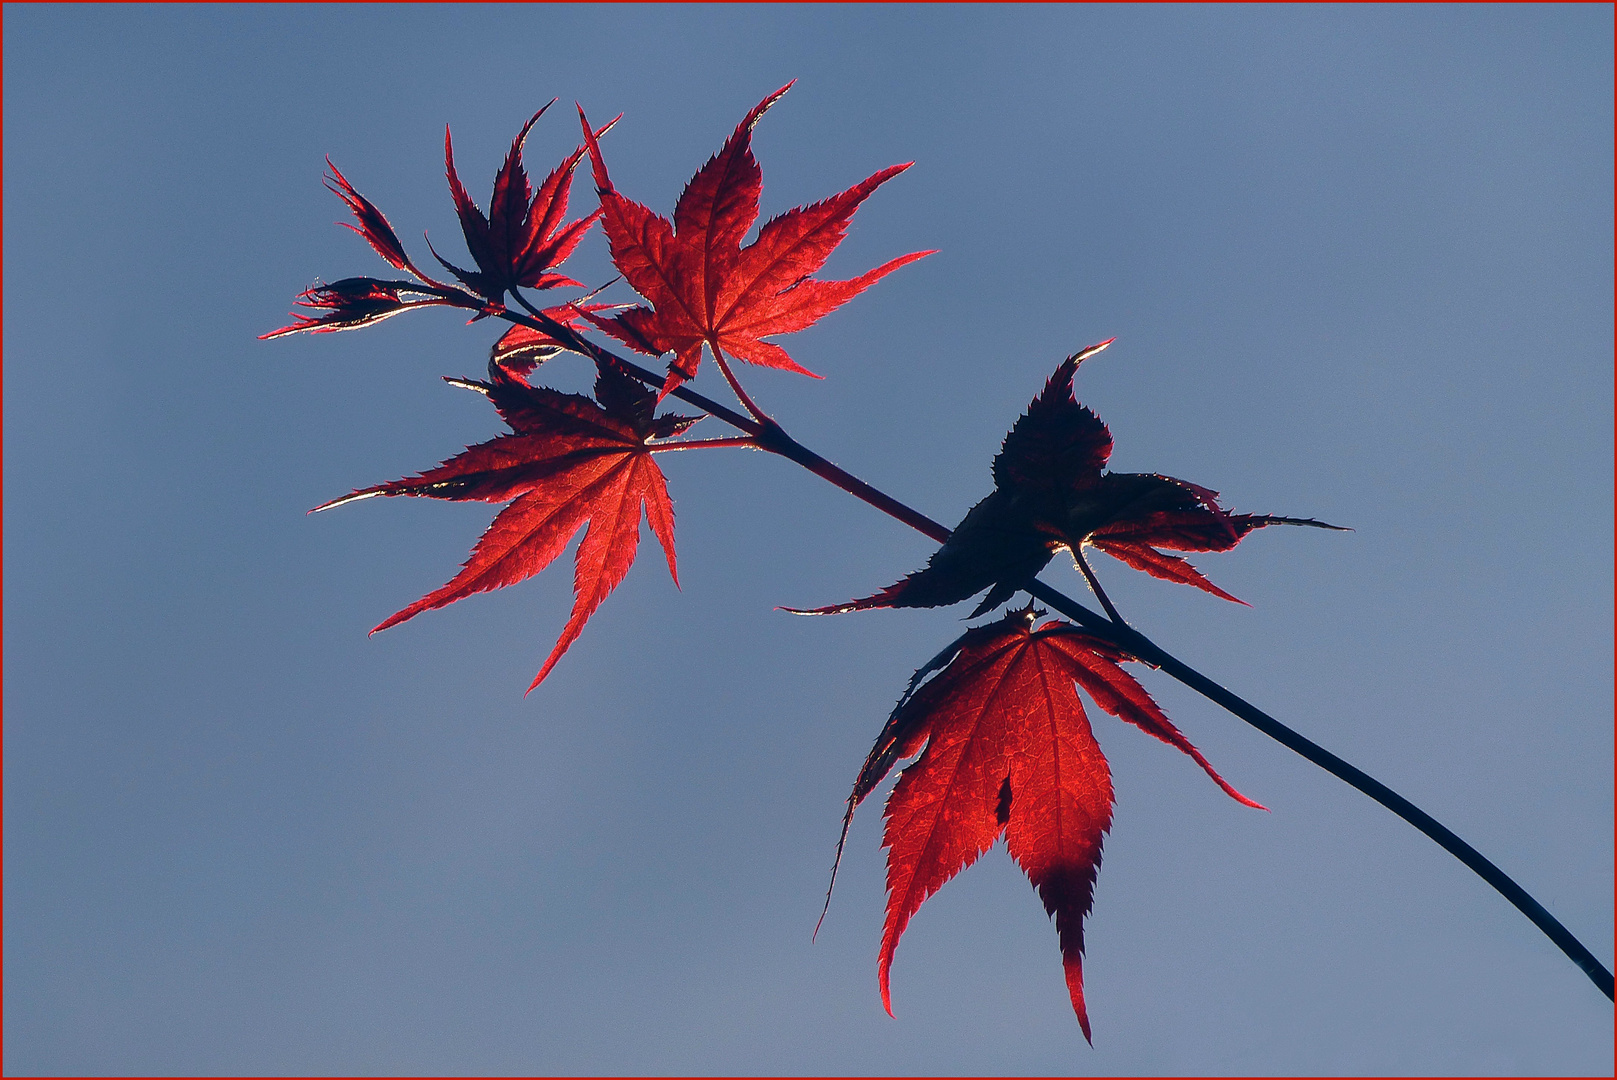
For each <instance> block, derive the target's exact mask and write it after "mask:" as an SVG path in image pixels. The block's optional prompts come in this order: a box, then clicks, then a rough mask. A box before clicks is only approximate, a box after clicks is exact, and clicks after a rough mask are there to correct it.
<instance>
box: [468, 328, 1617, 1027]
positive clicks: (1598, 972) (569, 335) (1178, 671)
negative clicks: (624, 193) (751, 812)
mask: <svg viewBox="0 0 1617 1080" xmlns="http://www.w3.org/2000/svg"><path fill="white" fill-rule="evenodd" d="M519 299H520V297H519ZM523 303H524V306H525V307H528V309H529V311H530V312H531V313H532V314H531V317H528V318H525V317H523V316H521V315H520V314H519V313H516V312H511V311H504V312H500V313H498V314H499V315H500V317H501V318H505V319H507V320H509V321H511V322H519V323H522V324H523V325H527V326H529V327H530V328H532V329H537V330H541V331H543V332H545V333H547V334H549V335H550V336H551V337H553V338H555V339H556V340H557V341H559V342H561V343H562V344H563V345H565V346H566V347H568V348H569V349H573V350H575V351H577V352H580V353H583V354H584V355H586V356H589V357H591V358H592V359H595V360H597V361H600V362H602V363H608V364H615V365H617V366H618V367H619V368H620V369H621V370H623V371H626V372H628V373H629V374H631V375H633V376H634V377H635V378H637V379H640V380H641V381H642V382H645V383H646V384H648V385H650V386H653V387H656V386H660V385H662V382H663V380H662V379H660V378H659V377H658V376H657V375H656V374H655V373H654V372H651V371H648V370H647V369H645V368H643V367H640V366H639V365H638V364H634V363H631V362H630V361H628V360H625V359H623V358H622V357H620V356H617V355H616V354H614V353H611V352H609V351H607V350H606V349H602V348H600V347H599V346H597V345H595V344H594V343H593V342H590V341H589V340H588V339H586V338H584V337H583V336H582V335H581V334H578V333H577V332H575V331H574V330H572V328H570V327H567V326H564V325H563V324H561V323H559V322H557V321H556V320H554V319H552V318H550V317H549V316H547V315H545V314H544V313H543V312H541V311H538V310H537V309H535V308H533V307H531V305H527V304H526V302H525V301H524V302H523ZM671 393H672V395H673V396H674V397H677V398H679V399H680V400H682V401H686V402H688V403H690V404H692V405H695V406H696V407H698V408H700V409H703V410H705V411H707V412H708V413H710V414H711V415H713V416H715V417H717V418H719V419H721V420H724V421H725V422H726V423H728V424H731V425H732V426H734V427H736V428H739V429H740V430H742V431H745V432H747V433H748V434H749V435H750V436H752V439H751V445H754V446H756V447H757V448H758V449H760V450H767V451H768V452H770V453H772V454H778V455H780V456H781V457H784V458H787V459H788V460H791V461H793V462H796V463H797V464H799V465H801V466H803V467H804V468H805V469H807V470H809V471H810V472H812V473H814V474H815V475H816V476H819V477H821V478H822V479H824V480H827V481H829V482H830V483H832V484H835V485H836V486H837V487H839V488H841V489H842V490H844V491H846V492H848V493H849V494H850V495H853V496H854V497H855V498H858V499H861V500H863V501H864V502H867V503H869V504H870V505H871V506H874V507H875V508H876V509H878V510H880V511H882V512H883V513H885V514H887V515H888V516H890V517H893V518H896V519H898V520H899V521H902V522H903V523H904V524H906V525H908V526H910V527H911V528H913V529H915V530H917V531H919V532H921V533H924V534H925V535H926V536H928V537H931V538H932V539H933V540H936V541H937V542H938V543H940V544H941V543H944V542H946V541H947V540H948V539H949V535H950V530H949V529H948V528H946V527H944V526H943V525H940V524H939V523H938V522H936V521H933V520H932V519H931V518H929V517H927V516H926V515H925V514H922V513H921V512H920V511H918V510H914V509H912V508H910V507H908V506H906V505H904V504H903V503H901V502H899V501H898V500H897V499H894V498H893V497H892V496H890V495H888V494H886V493H885V492H882V491H880V490H878V489H876V488H874V487H871V486H870V485H869V484H867V483H865V482H864V481H863V480H860V479H859V478H858V477H856V476H854V475H853V474H851V473H849V472H847V471H846V470H844V469H842V468H840V467H838V466H837V465H834V464H833V463H831V462H830V461H828V460H826V459H825V458H823V457H821V456H820V455H819V454H816V453H814V452H813V451H812V450H810V449H808V448H807V447H806V446H804V445H803V444H802V443H800V442H798V441H797V440H796V439H793V438H792V437H791V436H790V435H788V434H787V433H786V431H785V430H784V429H783V428H782V427H781V426H780V425H779V424H778V423H776V422H775V421H774V420H773V419H771V418H770V417H768V416H764V415H762V414H761V413H760V414H759V416H758V419H756V420H753V419H749V418H748V417H745V416H742V415H741V414H740V413H737V412H736V411H735V410H733V409H729V408H727V407H725V406H723V405H720V404H719V403H718V402H716V401H712V400H711V399H709V398H707V397H705V396H704V395H702V394H698V393H696V392H695V391H693V390H689V389H687V388H686V387H684V386H679V387H676V388H675V389H674V390H673V391H671ZM1079 566H1080V569H1082V570H1084V571H1086V573H1085V576H1086V577H1087V578H1089V579H1090V581H1091V583H1092V584H1096V585H1097V586H1098V582H1095V581H1094V579H1093V575H1092V574H1090V573H1088V566H1087V565H1086V564H1084V563H1082V562H1080V564H1079ZM1026 591H1027V592H1028V593H1029V594H1030V595H1031V596H1033V597H1034V598H1035V599H1037V600H1039V601H1041V602H1042V603H1045V604H1048V605H1050V607H1051V608H1053V609H1054V610H1056V611H1059V612H1060V613H1061V614H1063V615H1065V616H1067V617H1068V618H1069V619H1072V620H1073V621H1075V622H1077V623H1079V624H1080V625H1082V626H1083V627H1085V628H1086V629H1088V630H1091V631H1094V632H1095V633H1098V634H1101V635H1104V636H1106V637H1108V638H1110V639H1111V640H1113V641H1115V642H1116V643H1117V644H1118V645H1119V646H1120V647H1121V648H1123V649H1125V650H1126V651H1127V652H1128V653H1129V654H1130V655H1132V656H1134V657H1136V658H1138V659H1139V660H1141V661H1142V662H1144V663H1147V664H1150V665H1152V666H1153V667H1156V668H1158V669H1160V670H1161V671H1163V672H1165V673H1166V674H1168V675H1169V676H1171V677H1173V678H1175V679H1177V680H1179V681H1180V682H1181V683H1183V684H1185V685H1186V686H1188V687H1190V688H1191V689H1192V690H1194V691H1196V692H1197V693H1198V694H1201V695H1202V696H1203V697H1205V698H1207V699H1208V700H1209V701H1212V702H1213V703H1214V704H1216V705H1218V706H1219V707H1221V708H1223V709H1225V710H1226V711H1228V712H1230V713H1232V714H1234V715H1235V716H1237V717H1239V718H1240V719H1242V720H1244V721H1246V722H1247V723H1248V724H1251V725H1252V726H1253V727H1255V728H1257V729H1258V730H1259V731H1261V732H1263V733H1264V734H1265V735H1267V736H1269V737H1270V738H1271V739H1274V740H1275V741H1276V742H1278V743H1280V744H1281V745H1282V746H1284V747H1286V748H1287V749H1289V750H1292V751H1294V752H1295V753H1297V754H1300V755H1302V756H1303V757H1305V758H1307V759H1308V760H1309V761H1311V762H1313V763H1314V764H1315V765H1318V766H1319V767H1320V768H1322V769H1324V770H1325V771H1326V772H1328V773H1330V774H1331V775H1333V776H1335V777H1337V778H1338V779H1340V780H1343V781H1345V782H1347V783H1348V784H1351V785H1352V786H1353V787H1355V788H1357V789H1358V790H1360V791H1362V792H1364V794H1366V795H1368V796H1370V798H1372V799H1374V800H1375V801H1376V802H1378V803H1380V804H1381V805H1382V806H1385V807H1386V808H1387V809H1389V810H1391V811H1392V812H1393V813H1395V814H1397V815H1398V816H1399V817H1401V818H1403V819H1404V820H1405V821H1407V822H1409V823H1410V824H1411V825H1413V826H1414V827H1415V828H1417V829H1419V830H1420V831H1421V832H1423V833H1425V834H1426V835H1427V836H1429V837H1430V838H1431V839H1432V840H1434V841H1435V842H1436V843H1437V844H1438V846H1439V847H1441V848H1443V850H1445V851H1447V852H1448V853H1449V854H1451V855H1453V856H1454V857H1455V858H1457V859H1459V860H1460V861H1461V862H1462V863H1464V864H1465V865H1466V866H1467V867H1469V868H1470V869H1471V871H1472V872H1473V873H1475V874H1476V875H1477V876H1478V877H1480V878H1482V880H1484V881H1486V882H1487V883H1488V884H1489V885H1491V886H1493V887H1494V889H1495V890H1497V891H1498V892H1499V893H1500V895H1502V896H1503V897H1504V898H1505V899H1506V900H1509V901H1510V902H1511V903H1512V904H1514V905H1515V906H1516V908H1517V909H1518V910H1520V911H1521V913H1522V914H1524V915H1526V916H1527V918H1528V919H1529V920H1531V921H1532V923H1533V925H1534V926H1536V927H1538V928H1539V930H1541V931H1543V933H1544V934H1545V936H1547V937H1548V938H1549V939H1550V940H1551V941H1553V942H1554V943H1555V944H1556V946H1557V947H1558V948H1559V949H1560V950H1561V951H1562V952H1564V953H1566V955H1567V956H1568V957H1569V958H1570V959H1571V960H1572V962H1573V963H1574V964H1576V965H1577V966H1578V968H1579V969H1580V970H1582V971H1583V973H1584V974H1585V975H1587V976H1588V977H1589V980H1590V981H1591V982H1593V983H1594V984H1595V986H1596V987H1597V988H1598V989H1599V990H1600V992H1601V993H1603V994H1605V995H1606V997H1607V998H1612V996H1613V986H1612V973H1611V972H1610V971H1609V970H1608V969H1607V968H1606V966H1605V965H1604V964H1602V963H1601V962H1600V961H1599V960H1597V959H1595V956H1594V954H1593V953H1591V952H1590V951H1589V950H1588V949H1587V948H1586V947H1585V946H1584V945H1583V943H1582V942H1581V941H1579V940H1578V939H1577V938H1576V937H1575V936H1574V935H1573V934H1572V932H1571V931H1570V930H1568V929H1567V928H1566V927H1565V926H1563V925H1562V924H1561V922H1560V920H1558V919H1557V918H1556V917H1555V916H1553V915H1551V914H1550V913H1549V912H1548V911H1547V910H1546V909H1545V908H1544V905H1542V904H1540V903H1539V902H1538V901H1537V900H1535V899H1533V897H1532V896H1531V895H1530V894H1529V893H1528V892H1527V890H1526V889H1523V888H1522V887H1521V886H1520V885H1518V884H1516V882H1515V881H1514V880H1512V879H1511V877H1510V876H1509V875H1508V874H1506V873H1505V872H1504V871H1503V870H1501V869H1499V867H1497V866H1495V865H1494V864H1493V863H1492V862H1491V861H1490V860H1488V859H1487V858H1486V857H1484V856H1483V855H1482V853H1481V852H1479V851H1477V849H1476V848H1474V847H1472V846H1471V845H1470V844H1468V843H1466V842H1465V841H1464V840H1462V839H1460V837H1459V836H1457V835H1455V833H1454V832H1453V831H1452V830H1450V829H1449V828H1448V827H1446V826H1445V825H1443V824H1442V823H1441V822H1439V821H1438V820H1437V819H1436V818H1434V817H1432V816H1431V815H1430V814H1428V813H1426V811H1424V810H1422V809H1421V808H1420V807H1418V806H1416V805H1415V804H1414V803H1412V802H1410V801H1409V800H1408V799H1406V798H1404V797H1403V796H1402V795H1400V794H1398V793H1397V792H1396V791H1394V790H1392V789H1391V788H1389V787H1388V786H1387V785H1385V784H1383V783H1382V782H1381V781H1379V780H1377V779H1375V778H1374V777H1373V776H1370V775H1369V774H1368V773H1366V772H1364V771H1363V770H1362V769H1359V768H1357V767H1355V766H1353V765H1350V764H1349V763H1348V762H1346V761H1344V760H1342V759H1341V758H1339V757H1337V756H1336V755H1335V754H1333V753H1331V752H1330V751H1329V750H1326V749H1325V748H1324V747H1322V746H1320V745H1319V744H1318V743H1315V742H1313V741H1312V740H1310V739H1308V738H1305V737H1304V736H1303V735H1301V734H1299V733H1298V732H1296V731H1293V730H1292V729H1291V728H1289V727H1287V726H1286V725H1285V724H1282V723H1281V722H1280V721H1278V720H1276V719H1275V718H1274V717H1272V716H1270V715H1269V714H1268V713H1266V712H1264V711H1263V710H1262V709H1259V708H1258V707H1257V706H1255V705H1253V704H1252V703H1251V702H1249V701H1246V700H1245V699H1244V698H1241V697H1238V696H1237V695H1235V694H1233V693H1231V692H1230V691H1229V690H1227V689H1225V688H1224V687H1223V686H1220V685H1219V684H1218V683H1216V682H1214V681H1213V680H1212V679H1209V678H1208V677H1207V676H1205V675H1203V674H1202V673H1201V672H1199V671H1197V670H1196V669H1194V668H1192V667H1191V666H1190V665H1188V664H1186V663H1184V662H1183V661H1181V660H1179V659H1178V658H1177V657H1175V656H1173V655H1172V654H1171V653H1169V652H1167V651H1166V650H1165V649H1163V648H1161V647H1160V646H1158V645H1157V644H1156V643H1155V642H1153V641H1152V640H1151V639H1150V638H1147V637H1146V636H1145V635H1144V634H1141V633H1140V632H1139V631H1137V630H1135V629H1133V628H1132V627H1130V626H1128V625H1127V624H1126V623H1124V622H1123V620H1122V618H1121V617H1119V616H1118V615H1117V612H1116V609H1115V608H1113V607H1112V605H1111V603H1110V602H1109V601H1107V600H1105V599H1104V598H1103V600H1102V603H1103V604H1104V606H1105V607H1106V608H1107V610H1108V613H1109V614H1110V615H1111V616H1112V617H1111V618H1110V619H1108V618H1107V617H1106V616H1103V615H1101V614H1099V613H1097V612H1094V611H1091V610H1090V609H1089V608H1087V607H1085V606H1084V605H1083V604H1080V603H1079V602H1078V601H1076V600H1074V599H1072V598H1071V597H1069V596H1067V595H1066V594H1064V593H1061V592H1058V591H1057V590H1055V589H1053V588H1051V587H1050V586H1049V585H1046V584H1045V583H1044V582H1042V581H1037V580H1035V581H1033V582H1032V583H1031V584H1029V585H1028V587H1027V589H1026ZM1096 595H1097V596H1103V594H1102V593H1100V592H1099V590H1098V588H1097V592H1096Z"/></svg>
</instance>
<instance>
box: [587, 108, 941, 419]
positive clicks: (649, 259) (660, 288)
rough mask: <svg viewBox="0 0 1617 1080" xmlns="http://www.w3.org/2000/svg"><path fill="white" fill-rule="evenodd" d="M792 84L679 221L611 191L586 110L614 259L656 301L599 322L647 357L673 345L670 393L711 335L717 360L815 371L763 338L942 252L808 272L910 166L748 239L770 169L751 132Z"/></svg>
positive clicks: (696, 183) (725, 154)
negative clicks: (839, 275)
mask: <svg viewBox="0 0 1617 1080" xmlns="http://www.w3.org/2000/svg"><path fill="white" fill-rule="evenodd" d="M790 88H791V83H787V84H786V85H785V86H783V87H781V88H780V89H779V90H776V91H775V92H774V93H773V94H770V95H769V96H768V97H766V98H764V100H763V101H761V102H759V103H758V105H757V107H756V108H754V109H753V110H752V111H751V112H749V113H748V114H747V116H746V119H744V120H742V121H741V124H740V126H738V127H737V128H736V129H735V133H734V134H733V135H731V136H730V138H729V141H727V142H726V143H725V144H724V148H723V149H721V150H720V151H719V152H718V153H717V154H715V155H714V156H713V157H712V158H710V159H709V160H708V163H707V164H706V165H704V166H702V168H701V169H700V170H699V171H698V172H697V174H696V175H695V176H694V177H692V178H691V182H690V183H689V184H687V185H686V186H685V191H684V193H683V194H681V195H680V197H679V202H678V203H677V204H676V205H675V207H674V220H673V221H672V222H670V221H668V219H666V218H664V217H661V216H660V215H658V214H656V213H653V212H652V211H651V210H649V209H647V208H646V207H644V206H642V205H641V204H639V203H637V202H634V201H633V200H631V199H628V198H625V197H624V196H622V195H620V194H619V193H618V191H617V189H616V188H615V187H613V186H612V179H611V177H610V176H608V175H607V171H606V162H605V160H604V159H603V158H602V157H601V148H600V145H599V144H598V143H597V142H596V140H595V135H594V133H593V132H591V131H590V126H589V122H588V121H587V120H585V119H584V113H583V110H582V109H580V110H579V119H580V121H581V122H582V123H583V128H584V140H585V143H586V144H587V145H588V147H589V153H590V163H591V166H592V167H593V169H594V172H595V186H596V189H597V190H598V192H599V194H600V197H601V210H602V212H603V215H604V217H603V219H602V228H603V229H604V230H605V232H606V237H607V242H608V243H609V244H610V246H611V251H612V261H613V263H615V264H616V265H617V268H618V270H619V272H620V273H622V274H623V276H624V278H625V279H627V280H628V282H629V284H630V285H631V286H633V287H634V289H635V291H636V292H638V293H639V294H640V295H641V296H643V297H645V298H646V299H647V300H649V301H651V305H652V306H651V307H635V308H631V309H630V310H628V311H625V312H624V313H623V314H621V315H617V316H614V317H613V318H610V319H601V318H594V319H592V320H591V321H592V322H594V323H595V324H596V325H597V326H599V327H600V328H601V329H602V330H604V331H606V332H607V333H609V334H611V335H612V336H613V337H615V338H617V339H618V340H620V341H622V342H624V343H625V344H627V345H628V346H630V347H631V348H633V349H637V350H639V351H640V352H643V353H647V354H649V355H651V356H661V355H663V354H664V353H669V352H672V353H673V354H674V359H673V360H672V361H671V362H670V363H669V365H668V378H667V381H666V382H665V383H664V384H663V393H664V394H666V393H667V392H668V391H670V390H672V389H673V388H674V387H676V386H678V385H679V384H680V383H682V382H684V381H685V380H687V379H692V378H695V377H696V369H697V367H698V365H699V364H700V363H701V360H702V345H703V343H704V342H705V343H706V344H707V346H708V347H709V348H710V349H711V350H712V351H713V352H714V354H715V355H716V356H717V355H721V354H728V355H729V356H734V357H737V358H739V359H742V360H745V361H747V362H748V363H750V364H761V365H763V366H764V367H773V368H783V369H785V370H787V371H796V372H799V373H801V374H804V375H813V374H814V373H813V372H811V371H809V370H807V369H806V368H804V367H802V366H801V365H799V364H798V363H797V362H796V361H795V360H793V359H792V358H791V357H790V356H789V355H787V353H786V350H785V349H783V348H781V347H780V346H779V345H776V344H774V343H773V342H769V341H765V340H763V339H764V338H766V337H770V336H772V335H775V334H788V333H791V332H793V331H796V330H802V329H804V328H805V327H808V326H811V325H813V324H814V323H815V322H817V321H818V320H819V319H820V318H821V317H822V316H824V315H826V314H828V313H829V312H832V311H835V310H836V309H837V308H839V307H841V306H842V305H843V304H845V303H847V302H848V301H849V300H851V299H852V298H853V297H855V296H857V295H859V294H860V293H861V292H864V291H865V290H866V289H867V288H869V287H870V286H871V285H872V284H874V283H875V282H876V281H877V280H879V279H880V278H883V277H885V276H886V275H888V274H890V273H892V272H893V271H894V270H896V269H898V268H899V267H900V266H903V265H905V264H906V263H911V262H914V261H915V260H916V259H919V258H922V257H924V256H926V255H930V254H932V252H930V251H916V252H912V253H910V254H908V255H901V256H899V257H898V258H896V259H893V260H892V261H891V262H887V263H884V264H883V265H881V266H878V267H876V269H874V270H871V271H869V272H867V273H864V274H861V275H859V276H858V277H856V278H853V279H851V280H849V281H818V280H815V279H814V278H812V277H810V276H809V275H811V274H813V273H814V272H815V271H817V270H818V269H819V268H820V267H821V266H823V265H824V264H825V260H826V259H827V258H829V257H830V255H831V252H832V250H833V249H835V248H836V246H837V245H838V244H839V243H841V242H842V238H843V236H844V235H845V234H846V233H847V230H848V222H849V221H850V220H851V219H852V217H853V214H854V211H856V210H857V209H859V204H860V203H862V202H864V201H865V199H867V198H868V197H869V196H870V193H871V192H873V191H875V190H876V189H877V188H878V187H880V186H881V185H882V184H884V183H886V182H887V181H888V180H890V179H892V178H893V177H894V176H897V175H898V174H899V173H901V172H903V171H904V170H905V169H907V168H909V167H910V163H905V164H903V165H894V166H891V167H890V168H886V169H883V170H881V171H880V172H878V173H876V174H875V175H874V176H871V177H870V178H869V179H867V180H865V181H863V182H862V183H859V184H855V185H854V186H853V187H851V188H849V189H848V190H847V191H844V192H842V193H841V194H840V195H833V196H832V197H831V198H829V199H825V200H823V201H821V202H817V203H814V204H813V205H811V206H800V207H797V208H796V209H794V210H788V211H787V212H786V213H784V214H781V215H780V216H779V217H776V218H772V219H770V220H769V221H767V222H765V223H764V225H763V227H762V228H760V229H759V230H758V236H757V238H756V239H755V240H753V242H752V243H751V244H749V245H748V246H747V247H745V248H743V247H742V246H741V241H742V239H743V238H744V237H745V236H746V235H747V232H748V230H750V229H751V228H752V226H753V223H754V222H755V221H757V220H758V196H759V193H760V192H761V191H762V190H763V174H762V172H761V171H760V170H759V168H758V161H757V159H756V158H754V157H753V154H752V128H753V125H755V124H756V123H757V122H758V119H759V118H760V117H761V116H763V114H764V112H765V111H767V110H768V109H769V107H770V106H771V105H773V104H774V103H775V102H776V101H778V100H780V96H781V95H782V94H784V93H786V91H787V90H789V89H790ZM815 377H816V378H818V376H815Z"/></svg>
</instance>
